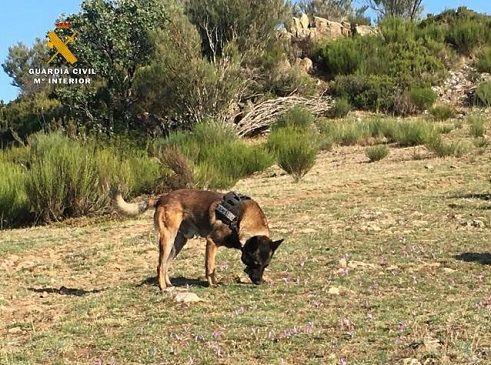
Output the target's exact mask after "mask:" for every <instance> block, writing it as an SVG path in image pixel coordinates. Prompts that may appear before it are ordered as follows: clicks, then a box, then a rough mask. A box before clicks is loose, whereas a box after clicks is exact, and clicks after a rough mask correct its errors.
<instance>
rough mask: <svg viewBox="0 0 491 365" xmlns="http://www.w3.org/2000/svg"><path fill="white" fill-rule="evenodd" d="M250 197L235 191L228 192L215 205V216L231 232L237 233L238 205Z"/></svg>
mask: <svg viewBox="0 0 491 365" xmlns="http://www.w3.org/2000/svg"><path fill="white" fill-rule="evenodd" d="M249 199H251V198H250V197H248V196H246V195H242V194H240V193H237V192H235V191H230V192H228V193H227V194H225V195H224V196H223V200H222V201H221V202H220V203H218V204H217V207H216V209H215V214H216V217H217V218H218V219H220V220H221V221H222V222H223V223H225V224H226V225H227V226H229V227H230V228H231V229H232V230H235V231H238V226H237V224H238V216H239V209H240V204H241V203H242V201H244V200H249Z"/></svg>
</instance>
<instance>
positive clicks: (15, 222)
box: [0, 159, 30, 229]
mask: <svg viewBox="0 0 491 365" xmlns="http://www.w3.org/2000/svg"><path fill="white" fill-rule="evenodd" d="M0 161H1V163H0V176H2V178H1V179H0V229H3V228H4V227H19V226H22V225H25V224H26V223H28V217H29V210H30V205H29V201H28V199H27V194H26V191H25V187H24V186H25V182H26V179H27V173H26V168H25V167H22V166H21V165H20V164H16V163H13V162H10V161H7V160H3V161H2V159H0Z"/></svg>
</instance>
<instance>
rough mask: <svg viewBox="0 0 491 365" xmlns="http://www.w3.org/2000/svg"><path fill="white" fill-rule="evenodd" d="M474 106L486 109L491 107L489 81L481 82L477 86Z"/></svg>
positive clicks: (490, 85) (490, 86)
mask: <svg viewBox="0 0 491 365" xmlns="http://www.w3.org/2000/svg"><path fill="white" fill-rule="evenodd" d="M474 104H475V105H477V106H484V107H486V108H488V107H490V106H491V81H483V82H481V83H480V84H479V85H477V87H476V93H475V95H474Z"/></svg>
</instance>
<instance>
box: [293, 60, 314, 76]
mask: <svg viewBox="0 0 491 365" xmlns="http://www.w3.org/2000/svg"><path fill="white" fill-rule="evenodd" d="M295 65H296V66H298V68H299V69H300V71H301V72H303V73H305V74H309V73H310V72H311V71H312V69H313V66H314V64H313V62H312V60H311V59H310V58H308V57H305V58H297V59H296V60H295Z"/></svg>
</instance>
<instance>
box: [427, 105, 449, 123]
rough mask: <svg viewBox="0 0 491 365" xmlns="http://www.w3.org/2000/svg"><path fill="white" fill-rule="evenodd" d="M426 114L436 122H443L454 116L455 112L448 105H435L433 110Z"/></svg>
mask: <svg viewBox="0 0 491 365" xmlns="http://www.w3.org/2000/svg"><path fill="white" fill-rule="evenodd" d="M428 112H429V113H430V114H431V115H432V116H433V118H434V119H435V120H437V121H443V120H447V119H450V118H453V117H454V116H455V112H454V111H453V109H452V108H451V107H449V106H448V105H437V106H434V107H433V108H430V109H429V110H428Z"/></svg>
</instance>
